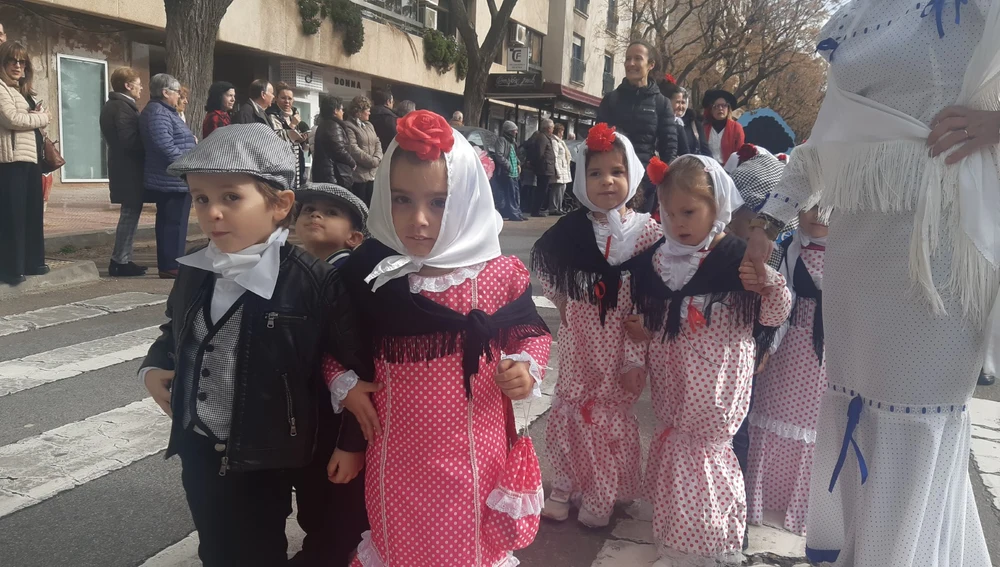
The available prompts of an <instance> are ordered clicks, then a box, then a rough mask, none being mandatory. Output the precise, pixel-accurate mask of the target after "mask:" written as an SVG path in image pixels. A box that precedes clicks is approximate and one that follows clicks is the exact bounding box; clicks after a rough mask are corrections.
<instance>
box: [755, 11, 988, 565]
mask: <svg viewBox="0 0 1000 567" xmlns="http://www.w3.org/2000/svg"><path fill="white" fill-rule="evenodd" d="M998 29H1000V1H998V0H968V1H967V2H966V1H964V0H962V1H951V0H940V1H936V2H924V1H922V0H885V1H878V2H875V1H869V0H855V1H853V2H851V3H849V4H848V5H846V6H845V7H844V8H842V9H841V10H840V12H839V13H837V14H836V15H835V16H834V18H833V19H832V20H831V21H830V22H829V23H828V24H827V25H826V27H825V28H824V29H823V31H822V33H821V35H820V38H819V39H820V42H819V49H820V51H821V52H822V53H823V54H824V55H825V56H826V57H827V58H828V59H829V60H830V61H831V65H830V85H829V86H828V88H827V91H826V98H825V100H824V103H823V107H822V108H821V110H820V114H819V118H818V119H817V123H816V126H815V127H814V128H813V131H812V134H811V135H810V137H809V142H808V143H807V144H806V145H805V146H801V147H799V148H797V149H796V150H795V152H794V153H793V154H792V156H791V162H790V163H789V166H788V168H787V169H786V173H785V177H784V179H783V181H782V183H781V185H779V187H778V189H776V190H775V192H773V193H772V195H771V197H770V199H769V200H768V202H767V204H766V205H765V206H764V209H763V210H762V213H764V215H766V216H765V217H763V218H762V219H761V222H762V224H763V226H761V227H760V228H756V229H754V231H753V234H752V235H751V240H750V243H749V246H748V253H747V256H748V259H750V260H752V261H754V262H755V263H757V265H758V266H761V269H763V268H762V264H763V261H764V259H765V258H766V254H768V253H769V250H770V244H769V243H768V242H767V236H766V234H765V233H766V232H767V230H769V229H770V230H771V231H772V232H773V229H777V228H780V225H781V222H782V221H787V220H788V219H790V218H792V217H793V216H794V215H795V214H796V213H797V211H798V210H800V209H801V207H802V203H804V202H805V201H808V200H810V199H812V198H814V196H816V195H821V198H822V200H821V203H822V204H823V205H825V206H829V207H831V208H832V209H833V210H834V213H833V216H832V217H831V223H830V236H829V243H828V246H827V253H826V257H825V270H826V276H825V277H824V281H823V283H824V289H823V294H824V296H823V302H824V306H823V311H824V324H825V342H826V359H827V375H828V377H829V382H830V386H829V390H828V391H827V392H826V393H825V394H824V397H823V400H822V405H821V409H820V415H819V419H818V422H817V433H818V436H817V440H816V448H815V452H814V466H813V473H812V479H811V489H810V500H809V513H808V536H807V554H808V555H809V557H810V558H811V559H812V560H813V561H814V562H817V563H820V562H822V563H833V564H835V565H837V566H853V567H987V566H989V565H990V564H991V561H990V557H989V554H988V551H987V547H986V543H985V538H984V537H983V531H982V526H981V524H980V519H979V514H978V512H977V510H976V504H975V500H974V498H973V492H972V488H971V483H970V481H969V475H968V466H969V442H970V423H969V415H968V411H967V403H968V401H969V399H970V398H971V396H972V394H973V390H974V388H975V383H976V377H977V375H978V373H979V370H980V367H981V365H982V363H983V352H984V345H983V340H984V328H985V327H986V321H987V319H988V314H989V313H990V310H991V308H992V306H993V304H994V300H995V298H996V293H997V279H998V278H997V269H996V262H997V260H998V258H1000V250H998V245H997V242H998V241H997V239H996V238H995V235H996V234H997V233H998V232H1000V226H998V223H1000V218H998V216H997V210H1000V167H998V163H997V158H996V155H997V144H998V142H1000V112H997V110H998V108H997V107H998V104H997V99H998V92H1000V34H998V33H997V30H998ZM928 145H933V147H932V151H930V152H929V151H928ZM942 152H943V153H942ZM929 154H933V157H932V156H930V155H929ZM769 224H770V225H773V226H769Z"/></svg>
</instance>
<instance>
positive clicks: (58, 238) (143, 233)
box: [21, 221, 202, 285]
mask: <svg viewBox="0 0 1000 567" xmlns="http://www.w3.org/2000/svg"><path fill="white" fill-rule="evenodd" d="M200 236H202V234H201V227H200V226H198V222H197V221H195V222H192V223H190V224H188V239H190V238H192V237H200ZM155 239H156V228H155V227H153V226H140V227H139V229H138V230H136V231H135V241H137V242H138V241H140V240H155ZM114 243H115V229H113V228H105V229H100V230H89V231H82V232H67V233H63V234H57V235H55V236H46V237H45V254H46V255H53V254H59V253H60V252H61V251H62V249H63V248H65V247H66V246H73V247H75V248H86V247H88V246H89V247H95V246H107V245H112V244H114ZM21 285H24V284H21Z"/></svg>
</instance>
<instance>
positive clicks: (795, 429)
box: [750, 413, 816, 445]
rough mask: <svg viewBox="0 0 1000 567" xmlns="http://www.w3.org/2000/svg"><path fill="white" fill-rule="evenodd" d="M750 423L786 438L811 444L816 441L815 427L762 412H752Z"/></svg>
mask: <svg viewBox="0 0 1000 567" xmlns="http://www.w3.org/2000/svg"><path fill="white" fill-rule="evenodd" d="M750 425H753V426H754V427H759V428H760V429H763V430H765V431H770V432H771V433H774V434H775V435H777V436H778V437H784V438H785V439H792V440H794V441H805V442H806V443H807V444H809V445H812V444H814V443H816V430H815V429H809V428H807V427H800V426H798V425H795V424H792V423H788V422H785V421H781V420H780V419H774V418H773V417H770V416H767V415H764V414H762V413H751V414H750Z"/></svg>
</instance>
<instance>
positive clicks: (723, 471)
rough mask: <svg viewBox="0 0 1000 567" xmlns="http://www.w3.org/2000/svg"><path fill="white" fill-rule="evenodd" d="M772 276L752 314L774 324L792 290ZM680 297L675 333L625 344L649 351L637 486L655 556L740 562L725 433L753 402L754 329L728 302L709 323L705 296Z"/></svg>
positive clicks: (740, 495) (735, 481) (636, 352)
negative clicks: (647, 440)
mask: <svg viewBox="0 0 1000 567" xmlns="http://www.w3.org/2000/svg"><path fill="white" fill-rule="evenodd" d="M658 252H659V251H658ZM707 254H708V252H707V251H701V252H698V253H696V254H695V255H694V256H695V257H698V261H700V260H701V259H703V258H704V257H705V256H707ZM655 263H656V255H654V265H656V264H655ZM656 268H657V272H658V273H660V275H661V277H664V281H667V279H666V276H665V273H664V272H663V271H662V268H660V266H659V265H656ZM692 275H693V273H692ZM770 276H771V281H772V283H773V287H772V291H771V292H770V293H769V294H768V295H766V296H764V297H762V300H761V307H760V315H759V317H758V320H759V322H760V323H761V324H763V325H765V326H774V327H776V326H779V325H781V323H782V322H784V321H785V319H786V318H787V317H788V313H789V311H790V309H791V294H790V292H789V291H788V288H787V287H785V281H784V277H783V276H781V275H780V274H778V273H777V272H774V271H773V270H771V273H770ZM690 278H691V276H688V280H690ZM685 283H686V282H685ZM682 301H684V302H685V304H686V305H682V306H681V313H682V317H683V319H682V322H681V331H680V334H679V335H678V336H677V337H675V338H674V339H672V340H670V339H668V340H661V337H659V336H657V337H654V338H653V340H651V341H650V342H649V343H648V345H646V346H644V347H643V346H639V345H635V343H632V342H631V341H630V342H629V354H628V358H630V359H636V358H638V359H641V358H642V356H645V357H646V360H647V365H648V366H647V368H648V370H649V376H650V386H651V392H652V398H653V409H654V412H655V414H656V418H657V421H658V426H657V428H656V432H655V436H654V438H653V442H652V444H651V445H650V454H649V460H648V464H647V468H646V480H645V490H644V492H645V494H646V497H647V498H648V499H649V500H650V501H651V502H652V503H653V535H654V537H655V540H656V542H657V545H658V548H659V553H660V555H661V557H664V558H672V559H674V560H675V562H676V561H681V562H683V559H680V560H678V559H677V558H678V557H681V558H683V557H684V556H697V557H702V558H706V559H715V560H719V561H721V562H722V563H723V564H730V563H735V564H739V563H740V562H741V561H742V554H741V552H740V551H741V547H742V540H743V532H744V527H745V525H746V492H745V488H744V483H743V474H742V472H741V471H740V464H739V461H738V460H737V459H736V454H735V453H734V452H733V448H732V439H733V435H734V434H735V433H736V431H737V430H738V429H739V428H740V425H741V423H742V422H743V419H744V418H745V417H746V415H747V411H748V409H749V406H750V389H751V385H752V380H753V372H754V359H755V354H756V345H755V343H754V339H753V327H752V326H748V325H744V324H742V322H741V321H740V318H739V317H738V316H736V315H735V314H733V313H731V311H730V309H729V308H728V306H727V305H726V304H725V301H722V302H718V303H715V304H714V305H713V306H712V310H711V320H710V324H707V325H706V324H705V321H704V305H705V301H706V297H705V296H695V297H690V298H684V299H683V300H682ZM699 314H700V316H699ZM731 315H732V316H731ZM678 564H680V563H678ZM684 564H686V563H684Z"/></svg>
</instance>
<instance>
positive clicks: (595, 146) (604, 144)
mask: <svg viewBox="0 0 1000 567" xmlns="http://www.w3.org/2000/svg"><path fill="white" fill-rule="evenodd" d="M616 139H617V134H615V128H614V127H613V126H612V127H610V128H609V127H608V124H607V123H606V122H601V123H599V124H597V125H595V126H594V127H593V128H591V129H590V132H588V133H587V149H588V150H590V151H592V152H606V151H609V150H610V149H611V147H612V146H614V145H615V140H616Z"/></svg>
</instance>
